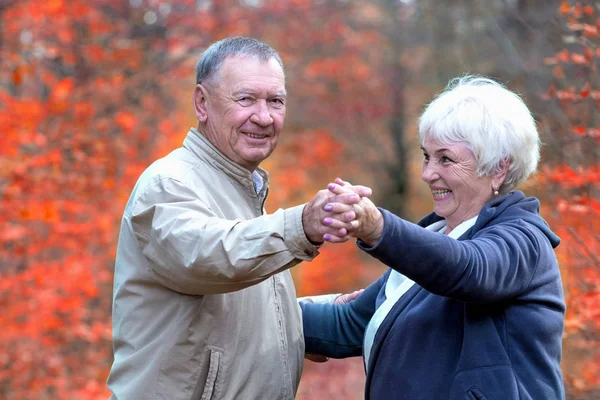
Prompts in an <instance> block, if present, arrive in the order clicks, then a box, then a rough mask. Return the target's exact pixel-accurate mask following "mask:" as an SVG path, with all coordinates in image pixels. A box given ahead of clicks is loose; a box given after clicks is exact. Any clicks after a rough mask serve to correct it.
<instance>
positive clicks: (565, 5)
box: [558, 1, 571, 15]
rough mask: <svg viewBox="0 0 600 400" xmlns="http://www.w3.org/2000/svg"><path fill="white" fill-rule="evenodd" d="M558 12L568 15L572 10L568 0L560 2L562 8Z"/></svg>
mask: <svg viewBox="0 0 600 400" xmlns="http://www.w3.org/2000/svg"><path fill="white" fill-rule="evenodd" d="M558 12H559V13H560V14H562V15H567V14H569V13H570V12H571V7H570V6H569V2H567V1H563V2H562V3H561V4H560V8H559V9H558Z"/></svg>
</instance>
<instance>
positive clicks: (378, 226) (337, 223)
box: [323, 178, 384, 246]
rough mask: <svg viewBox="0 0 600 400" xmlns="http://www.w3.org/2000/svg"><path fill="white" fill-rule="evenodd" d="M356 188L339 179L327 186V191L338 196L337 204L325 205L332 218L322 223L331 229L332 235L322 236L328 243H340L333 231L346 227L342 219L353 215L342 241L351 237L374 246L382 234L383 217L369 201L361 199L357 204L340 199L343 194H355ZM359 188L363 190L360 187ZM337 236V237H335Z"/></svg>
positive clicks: (364, 198) (328, 233) (329, 233)
mask: <svg viewBox="0 0 600 400" xmlns="http://www.w3.org/2000/svg"><path fill="white" fill-rule="evenodd" d="M356 188H357V186H353V185H351V184H350V183H348V182H346V181H343V180H342V179H340V178H336V180H335V183H331V184H329V185H328V189H329V190H330V191H331V192H332V193H333V194H336V195H337V196H340V197H339V199H340V200H341V201H340V202H337V203H328V204H326V205H325V210H327V211H329V212H331V213H333V214H334V215H333V216H332V217H329V218H326V219H325V220H324V221H323V224H325V225H326V226H327V227H329V228H333V231H334V232H333V233H331V232H327V233H325V234H324V236H323V238H324V240H326V241H329V242H334V243H335V242H339V241H341V240H340V238H339V235H337V234H336V233H335V229H338V228H340V227H342V226H344V227H346V225H343V224H344V222H345V221H344V219H345V218H347V216H348V215H352V214H354V218H355V219H354V220H353V221H352V224H351V226H350V227H349V228H346V232H344V233H345V236H344V239H345V240H343V241H346V240H348V239H347V237H348V236H353V237H356V238H358V239H361V240H362V241H363V242H365V243H366V244H367V245H369V246H373V245H375V244H376V243H377V242H378V241H379V239H380V238H381V234H382V233H383V225H384V221H383V215H382V214H381V212H380V211H379V209H378V208H377V207H376V206H375V204H373V202H372V201H371V200H369V199H368V198H366V197H361V199H360V201H359V202H357V203H354V202H352V203H347V202H345V201H344V199H345V197H341V195H342V194H343V193H346V194H348V193H357V192H358V191H360V190H361V189H356ZM360 188H364V186H361V187H360ZM336 236H338V237H336Z"/></svg>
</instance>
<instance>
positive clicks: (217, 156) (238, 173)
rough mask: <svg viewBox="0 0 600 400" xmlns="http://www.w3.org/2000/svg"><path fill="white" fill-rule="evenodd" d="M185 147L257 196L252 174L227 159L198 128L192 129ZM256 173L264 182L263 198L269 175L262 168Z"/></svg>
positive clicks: (186, 139)
mask: <svg viewBox="0 0 600 400" xmlns="http://www.w3.org/2000/svg"><path fill="white" fill-rule="evenodd" d="M183 147H184V148H185V149H187V150H189V151H190V152H192V153H193V154H195V155H196V156H197V157H198V158H200V159H202V160H205V161H207V162H209V163H210V164H211V165H212V166H214V167H215V168H217V169H218V170H220V171H223V172H224V173H225V174H226V175H227V176H229V177H230V178H231V179H233V180H234V181H237V182H239V183H240V184H241V185H242V186H243V187H244V188H246V189H247V190H248V191H249V192H250V193H252V194H254V195H256V191H255V190H254V180H253V179H252V172H250V171H249V170H248V169H246V168H244V167H242V166H241V165H239V164H237V163H235V162H233V161H231V160H230V159H229V158H227V157H226V156H225V155H224V154H223V153H221V151H219V150H218V149H217V148H216V147H215V146H214V145H213V144H212V143H211V142H209V141H208V139H206V137H205V136H204V135H203V134H201V133H200V132H198V130H197V129H196V128H190V131H189V132H188V134H187V136H186V137H185V140H184V141H183ZM255 172H256V173H257V174H259V175H260V176H261V178H262V180H263V182H264V184H263V187H262V189H261V191H260V193H259V195H261V196H263V195H264V194H265V192H266V190H267V188H268V186H269V185H268V184H269V174H268V173H267V171H265V170H264V169H262V168H260V167H258V168H256V170H255Z"/></svg>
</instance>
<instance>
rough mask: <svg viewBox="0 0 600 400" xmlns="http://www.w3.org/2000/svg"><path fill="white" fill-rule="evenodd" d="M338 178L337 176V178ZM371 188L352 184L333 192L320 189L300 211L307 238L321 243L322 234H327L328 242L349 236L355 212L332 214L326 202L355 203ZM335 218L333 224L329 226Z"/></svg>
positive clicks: (345, 238) (369, 193)
mask: <svg viewBox="0 0 600 400" xmlns="http://www.w3.org/2000/svg"><path fill="white" fill-rule="evenodd" d="M338 179H339V178H338ZM371 193H372V191H371V189H370V188H368V187H366V186H353V187H352V188H351V189H348V190H344V191H340V192H339V193H333V192H332V191H331V190H321V191H319V192H318V193H317V194H316V195H315V197H314V198H313V199H312V200H311V201H310V202H308V203H307V204H306V206H304V210H303V211H302V226H303V228H304V233H305V234H306V237H307V238H308V240H310V241H311V242H314V243H322V242H323V236H324V235H329V237H330V240H329V241H330V242H334V243H335V242H345V241H347V240H348V239H349V238H350V235H348V231H349V230H350V229H353V228H354V227H355V225H356V222H355V221H354V219H355V218H356V214H355V213H354V211H353V210H350V211H349V212H344V213H341V214H339V215H334V213H332V212H331V210H328V209H327V208H326V207H325V205H326V204H336V203H342V204H346V205H352V204H357V203H358V202H359V201H360V199H361V197H365V196H367V197H368V196H370V195H371ZM334 219H335V221H336V222H335V224H334V225H335V226H330V225H331V223H332V222H333V220H334Z"/></svg>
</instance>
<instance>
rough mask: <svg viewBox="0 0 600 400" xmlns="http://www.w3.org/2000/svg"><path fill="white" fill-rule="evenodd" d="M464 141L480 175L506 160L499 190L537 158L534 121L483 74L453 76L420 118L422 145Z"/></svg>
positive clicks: (532, 166)
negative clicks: (469, 149) (505, 171)
mask: <svg viewBox="0 0 600 400" xmlns="http://www.w3.org/2000/svg"><path fill="white" fill-rule="evenodd" d="M427 138H431V139H433V140H435V141H436V142H439V143H444V144H454V143H460V142H462V143H466V144H467V145H468V146H469V147H470V148H471V150H472V151H473V153H474V154H475V159H476V160H477V172H478V174H479V175H480V176H491V175H494V174H495V173H496V172H499V171H501V170H502V166H503V165H504V163H508V164H509V166H508V172H507V175H506V179H505V180H504V183H503V184H502V186H501V187H500V188H499V189H498V190H499V191H500V192H501V193H507V192H509V191H510V190H512V189H513V188H515V187H516V186H517V185H519V184H520V183H521V182H523V181H524V180H525V179H527V177H528V176H529V175H530V174H532V173H533V172H534V171H535V170H536V168H537V165H538V162H539V159H540V139H539V135H538V131H537V127H536V123H535V121H534V119H533V116H532V115H531V112H530V111H529V108H527V105H525V102H523V100H522V99H521V98H520V97H519V96H518V95H517V94H515V93H513V92H511V91H510V90H508V89H507V88H506V87H504V86H503V85H501V84H500V83H498V82H496V81H494V80H492V79H489V78H485V77H481V76H473V75H471V76H464V77H461V78H455V79H452V80H451V81H450V82H449V83H448V86H447V87H446V89H445V90H444V91H443V92H442V93H440V94H439V95H438V96H437V97H436V98H435V99H434V100H433V101H432V102H431V103H430V104H429V105H428V106H427V108H426V109H425V111H424V112H423V114H421V117H420V118H419V139H420V142H421V145H423V144H424V142H425V140H426V139H427Z"/></svg>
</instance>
